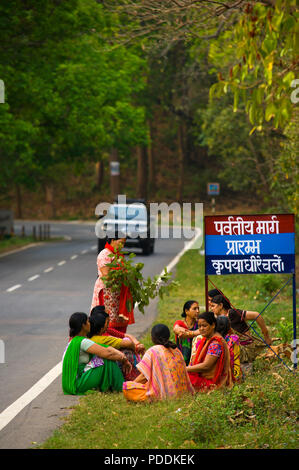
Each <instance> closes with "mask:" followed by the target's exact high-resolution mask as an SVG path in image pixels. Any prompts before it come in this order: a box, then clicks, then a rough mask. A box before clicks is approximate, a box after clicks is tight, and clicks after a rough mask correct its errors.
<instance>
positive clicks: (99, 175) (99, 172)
mask: <svg viewBox="0 0 299 470" xmlns="http://www.w3.org/2000/svg"><path fill="white" fill-rule="evenodd" d="M95 168H96V184H97V186H98V187H99V188H100V187H101V185H102V183H103V179H104V162H103V160H100V161H99V162H97V163H96V164H95Z"/></svg>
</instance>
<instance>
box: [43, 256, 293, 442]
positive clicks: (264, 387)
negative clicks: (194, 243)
mask: <svg viewBox="0 0 299 470" xmlns="http://www.w3.org/2000/svg"><path fill="white" fill-rule="evenodd" d="M203 262H204V260H203V257H202V256H200V255H199V253H198V252H197V251H188V252H187V253H185V255H184V256H183V257H182V258H181V260H180V262H179V263H178V265H177V270H176V279H177V280H178V281H179V282H180V287H178V288H177V289H176V291H175V292H174V293H172V295H171V297H165V298H164V299H163V300H160V302H159V306H158V317H157V319H156V322H162V323H166V324H167V325H168V326H169V327H170V329H172V325H173V323H174V321H175V320H176V319H179V318H180V314H181V311H182V306H183V304H184V302H185V301H186V300H188V299H196V300H198V301H199V304H200V305H204V274H203V273H204V267H203ZM273 277H274V276H273ZM287 278H288V276H285V275H282V276H280V275H277V276H276V277H275V280H274V281H273V282H272V281H271V279H269V276H263V275H260V276H221V277H220V276H217V277H216V276H214V277H211V280H212V281H213V282H214V283H215V284H216V285H217V287H219V288H220V289H222V290H223V291H224V293H225V294H226V295H227V297H228V298H230V300H231V302H232V303H233V304H234V305H235V306H236V307H239V308H245V309H249V310H257V311H261V309H262V308H263V307H264V306H265V305H266V304H267V299H270V295H271V294H272V291H273V292H276V291H277V290H278V289H277V288H279V286H281V285H283V283H284V282H285V280H286V279H287ZM276 283H277V284H276ZM210 287H213V286H210ZM263 317H264V318H265V321H266V323H267V325H268V326H269V328H270V332H271V335H272V337H273V336H279V323H280V321H281V317H284V318H285V322H290V323H291V322H292V297H291V287H290V286H288V287H287V288H286V289H285V290H284V291H283V292H282V293H281V294H280V295H279V296H278V297H277V299H276V300H275V301H274V302H273V304H271V306H270V307H269V308H268V309H267V310H266V311H265V314H264V315H263ZM284 324H285V323H284ZM257 330H258V329H257ZM172 337H173V336H172ZM143 342H144V344H145V345H146V347H150V346H151V345H152V343H151V339H150V334H149V333H148V334H147V335H145V337H144V338H143ZM283 359H284V361H285V362H286V364H287V365H288V366H289V367H291V365H292V364H291V362H290V361H288V360H287V359H286V358H283ZM297 378H298V374H297V372H291V371H290V370H289V369H287V368H286V367H285V365H284V364H282V363H280V362H279V361H278V360H277V359H275V360H274V361H269V360H266V359H256V361H255V362H254V366H253V372H252V373H251V374H250V375H248V376H247V377H246V380H245V381H244V382H243V383H242V384H240V385H237V386H235V387H234V388H233V389H232V390H224V391H221V390H218V391H214V392H212V393H209V394H196V395H195V396H190V395H188V396H185V397H183V398H181V399H177V400H168V401H163V402H158V403H152V404H134V403H127V402H126V400H125V398H124V397H123V395H122V394H117V393H110V394H109V393H106V394H105V393H104V394H103V393H98V392H95V391H93V392H89V393H88V394H87V395H86V396H84V397H81V398H80V402H79V405H77V406H75V407H74V409H73V410H72V413H71V414H70V415H69V416H68V417H67V418H65V423H64V425H62V427H61V428H60V429H58V430H56V431H55V432H54V434H53V436H52V437H51V438H50V439H48V440H47V441H46V442H45V443H44V444H42V445H41V446H39V447H40V448H43V449H70V448H72V449H73V448H77V449H87V448H96V449H218V448H233V449H238V448H240V449H265V448H271V449H294V448H297V447H298V440H297V434H296V424H297V417H298V414H297V413H298V393H297V394H296V391H297V390H298V381H297ZM297 431H298V429H297Z"/></svg>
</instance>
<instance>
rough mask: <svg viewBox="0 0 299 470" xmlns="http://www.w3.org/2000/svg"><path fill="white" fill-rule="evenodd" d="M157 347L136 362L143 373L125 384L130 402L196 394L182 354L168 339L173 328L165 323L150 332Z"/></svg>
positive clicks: (126, 394)
mask: <svg viewBox="0 0 299 470" xmlns="http://www.w3.org/2000/svg"><path fill="white" fill-rule="evenodd" d="M151 335H152V341H153V343H154V346H152V347H151V348H149V349H148V350H147V351H146V353H145V355H144V356H143V358H142V360H141V361H140V362H139V363H138V364H137V365H136V367H137V369H138V370H139V372H140V375H139V376H138V377H137V378H136V379H135V380H134V381H128V382H124V383H123V393H124V396H125V397H126V399H127V400H128V401H134V402H151V401H154V400H163V399H165V398H176V397H179V396H181V395H183V394H185V393H194V390H193V387H192V385H191V382H190V379H189V377H188V374H187V370H186V364H185V361H184V358H183V355H182V353H181V352H180V351H179V349H178V348H177V346H176V344H175V343H172V342H171V341H169V337H170V331H169V328H168V326H166V325H163V324H158V325H155V326H154V327H153V329H152V332H151Z"/></svg>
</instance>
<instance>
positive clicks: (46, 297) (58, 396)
mask: <svg viewBox="0 0 299 470" xmlns="http://www.w3.org/2000/svg"><path fill="white" fill-rule="evenodd" d="M34 224H35V225H36V223H34V222H30V221H27V222H26V223H23V222H22V223H20V222H18V223H15V231H16V232H19V231H20V230H21V226H22V225H25V229H26V231H27V232H28V233H30V232H31V231H32V225H34ZM51 235H52V236H57V237H66V239H64V240H63V241H59V242H54V241H52V242H49V243H41V244H37V245H35V246H32V247H30V248H27V249H25V250H20V251H18V252H15V253H12V254H8V255H6V256H0V340H2V342H4V346H5V362H4V363H0V383H1V388H0V413H1V412H2V411H4V410H5V409H7V407H9V406H10V405H11V404H12V403H14V402H15V400H17V399H18V398H19V397H21V396H22V395H23V394H24V393H25V392H27V390H28V389H30V387H32V386H33V385H34V384H35V383H36V382H38V381H39V379H40V378H41V377H42V376H44V375H45V374H46V373H47V372H48V371H49V370H50V369H52V368H53V367H54V366H55V365H56V364H58V363H59V362H60V361H61V357H62V353H63V351H64V349H65V346H66V342H67V338H68V319H69V317H70V315H71V314H72V313H73V312H75V311H82V312H89V308H90V304H91V298H92V292H93V286H94V282H95V279H96V275H97V269H96V256H97V240H96V238H95V234H94V224H87V223H82V224H78V223H51ZM183 246H184V242H183V241H182V240H156V246H155V252H154V254H152V255H150V256H147V257H143V256H142V255H141V254H139V253H138V249H136V251H135V253H136V254H137V258H136V259H137V260H138V261H141V262H144V263H145V267H144V269H143V273H144V275H145V276H153V275H156V274H160V273H161V271H162V270H163V268H164V266H166V265H168V264H169V262H170V261H171V260H172V259H173V258H174V257H175V256H176V255H177V253H178V252H179V251H180V250H181V249H182V248H183ZM156 303H157V302H156V301H153V302H152V303H151V304H150V306H149V307H148V308H147V310H146V313H145V315H142V314H140V313H139V312H138V311H137V312H136V323H135V324H134V325H130V327H129V328H128V332H129V333H132V334H134V335H135V336H137V337H140V336H141V335H142V334H143V333H144V332H145V331H146V330H147V329H148V328H149V327H150V325H151V324H152V322H153V320H154V319H155V316H156ZM2 344H3V343H2ZM77 401H78V398H77V397H73V396H65V395H63V393H62V390H61V376H60V377H58V378H57V379H56V380H54V382H52V384H50V385H49V386H48V387H47V388H46V389H45V390H44V391H43V392H42V393H40V394H39V395H38V396H37V398H35V399H34V400H33V401H32V402H31V403H30V404H28V405H27V406H26V407H24V409H23V410H22V411H20V412H19V413H18V414H17V416H16V417H15V418H14V419H13V420H12V421H10V422H9V423H8V424H7V425H6V426H5V427H4V428H3V429H2V430H1V431H0V449H26V448H30V447H34V446H35V445H36V444H40V443H42V442H44V440H45V439H46V438H47V437H49V436H50V435H51V434H52V432H53V430H54V429H55V428H57V427H58V426H59V425H61V424H62V418H63V416H65V415H66V414H67V413H68V410H69V408H70V407H72V406H73V405H74V404H75V403H77Z"/></svg>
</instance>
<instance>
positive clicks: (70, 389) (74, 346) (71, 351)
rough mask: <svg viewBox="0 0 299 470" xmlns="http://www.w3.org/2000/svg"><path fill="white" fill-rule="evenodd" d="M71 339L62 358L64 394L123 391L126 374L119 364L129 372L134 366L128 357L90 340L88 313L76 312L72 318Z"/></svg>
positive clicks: (70, 320) (70, 323) (70, 324)
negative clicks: (89, 391)
mask: <svg viewBox="0 0 299 470" xmlns="http://www.w3.org/2000/svg"><path fill="white" fill-rule="evenodd" d="M69 327H70V338H71V340H70V341H69V343H68V345H67V348H66V350H65V352H64V355H63V363H62V389H63V392H64V394H65V395H81V394H83V393H85V392H86V391H87V390H92V389H97V390H100V391H101V392H107V391H108V390H110V391H117V392H120V391H121V390H122V385H123V382H124V377H123V374H122V373H121V370H120V368H119V366H118V365H117V363H116V361H118V362H120V363H121V364H122V366H123V367H124V368H125V370H126V371H130V370H131V364H130V363H129V361H128V359H127V358H126V356H125V354H123V353H122V352H120V351H117V350H116V349H114V348H112V347H104V346H100V345H98V344H96V343H95V342H94V341H91V340H90V339H88V338H87V334H88V333H89V331H90V323H89V320H88V317H87V315H86V314H85V313H81V312H76V313H73V314H72V315H71V317H70V319H69Z"/></svg>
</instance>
